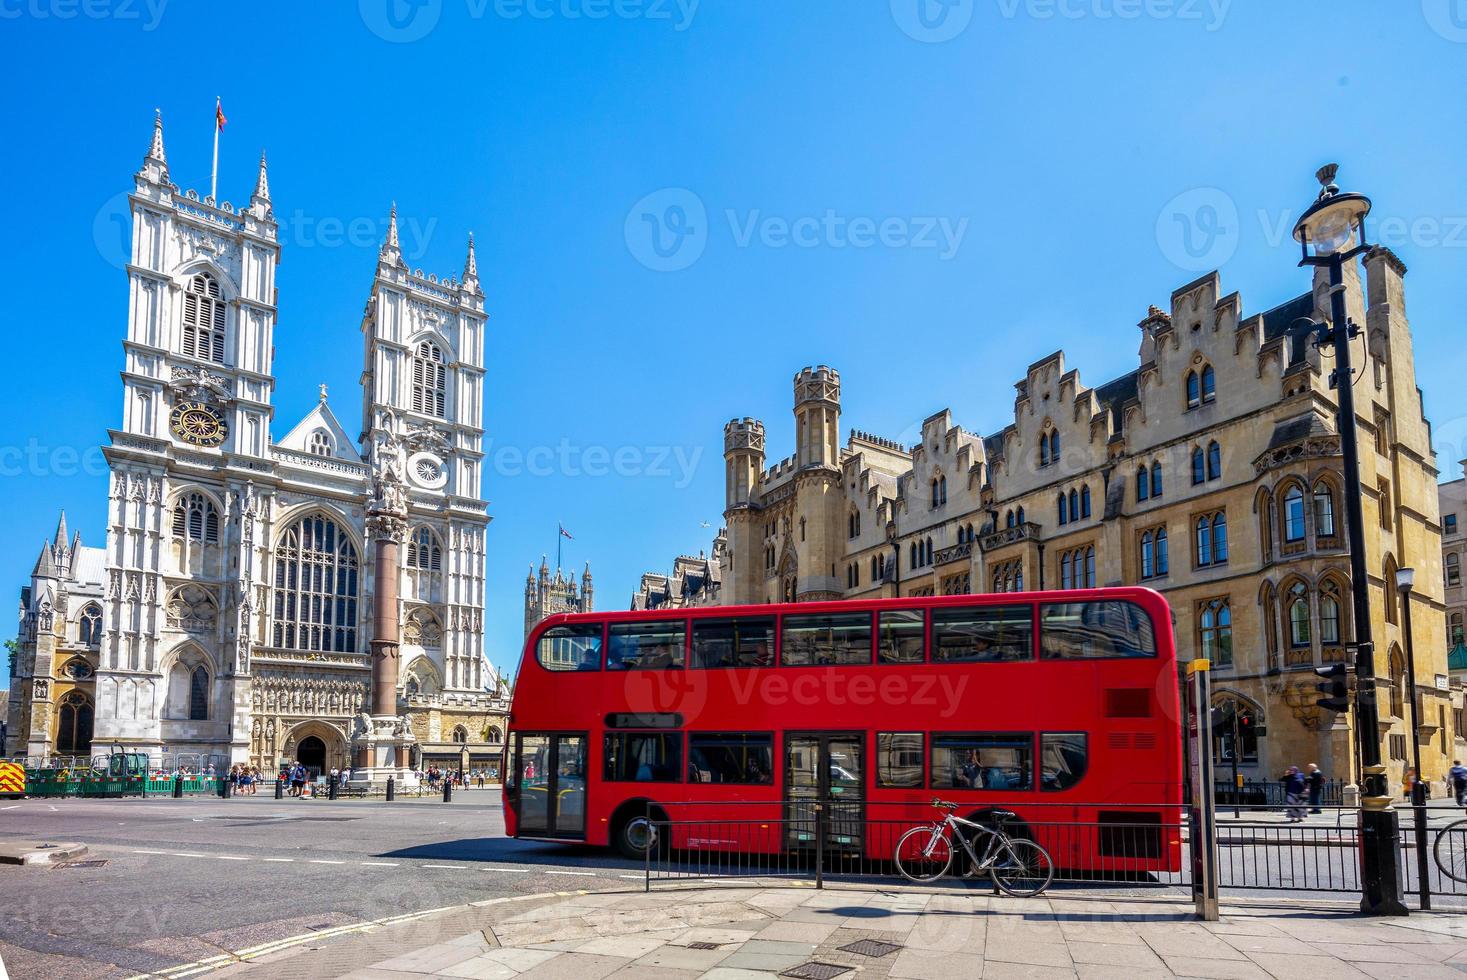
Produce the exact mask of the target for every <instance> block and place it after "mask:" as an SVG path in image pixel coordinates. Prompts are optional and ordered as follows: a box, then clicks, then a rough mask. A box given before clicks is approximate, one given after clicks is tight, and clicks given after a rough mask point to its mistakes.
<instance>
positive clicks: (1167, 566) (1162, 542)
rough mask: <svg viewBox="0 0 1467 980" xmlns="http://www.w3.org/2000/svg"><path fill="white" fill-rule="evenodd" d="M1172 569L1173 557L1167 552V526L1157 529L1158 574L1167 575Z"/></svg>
mask: <svg viewBox="0 0 1467 980" xmlns="http://www.w3.org/2000/svg"><path fill="white" fill-rule="evenodd" d="M1170 570H1171V558H1170V557H1169V556H1168V554H1167V543H1166V528H1164V527H1162V528H1157V531H1156V574H1157V575H1165V574H1166V573H1167V572H1169V571H1170Z"/></svg>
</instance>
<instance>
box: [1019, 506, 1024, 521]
mask: <svg viewBox="0 0 1467 980" xmlns="http://www.w3.org/2000/svg"><path fill="white" fill-rule="evenodd" d="M1018 520H1019V523H1020V524H1023V523H1025V521H1024V508H1022V507H1020V508H1019V510H1018Z"/></svg>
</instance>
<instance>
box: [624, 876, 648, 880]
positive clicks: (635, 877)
mask: <svg viewBox="0 0 1467 980" xmlns="http://www.w3.org/2000/svg"><path fill="white" fill-rule="evenodd" d="M617 877H618V878H630V879H632V880H633V881H645V880H646V878H647V876H646V875H617Z"/></svg>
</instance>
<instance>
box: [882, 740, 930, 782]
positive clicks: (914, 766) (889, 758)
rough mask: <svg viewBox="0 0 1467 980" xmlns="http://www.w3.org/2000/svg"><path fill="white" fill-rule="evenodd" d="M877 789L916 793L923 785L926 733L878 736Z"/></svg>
mask: <svg viewBox="0 0 1467 980" xmlns="http://www.w3.org/2000/svg"><path fill="white" fill-rule="evenodd" d="M876 785H877V786H881V787H883V788H898V789H901V788H906V789H915V788H918V787H920V786H921V785H922V733H921V732H877V733H876Z"/></svg>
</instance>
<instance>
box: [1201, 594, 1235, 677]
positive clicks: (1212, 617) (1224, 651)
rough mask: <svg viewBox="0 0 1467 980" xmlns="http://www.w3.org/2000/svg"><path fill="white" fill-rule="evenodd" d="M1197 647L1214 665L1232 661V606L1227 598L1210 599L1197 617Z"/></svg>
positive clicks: (1223, 664)
mask: <svg viewBox="0 0 1467 980" xmlns="http://www.w3.org/2000/svg"><path fill="white" fill-rule="evenodd" d="M1197 640H1198V649H1199V650H1200V651H1201V654H1202V658H1203V659H1204V660H1209V661H1211V662H1212V665H1213V666H1215V667H1229V666H1231V665H1232V663H1233V606H1232V603H1231V602H1230V601H1229V600H1227V599H1210V600H1208V601H1207V602H1204V603H1203V604H1202V608H1201V610H1199V613H1198V617H1197Z"/></svg>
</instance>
